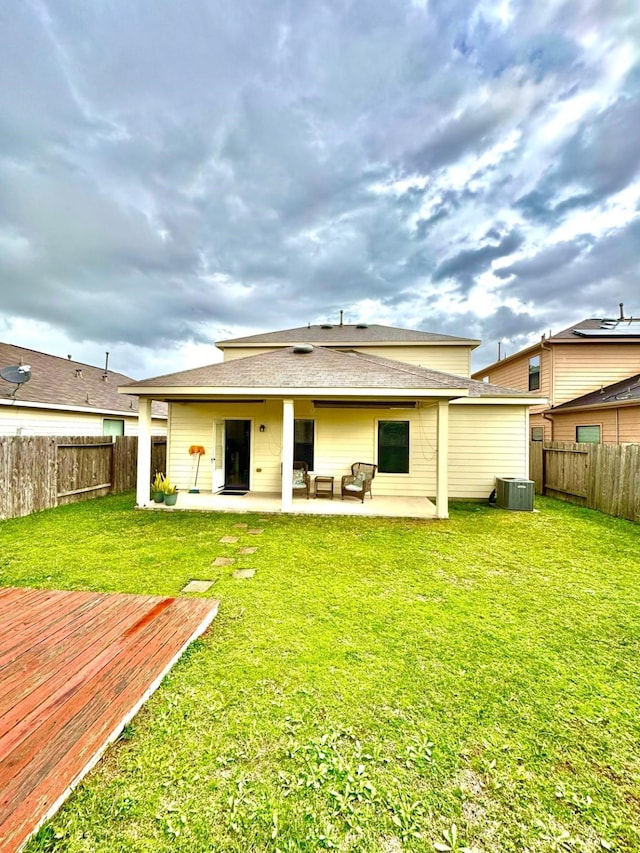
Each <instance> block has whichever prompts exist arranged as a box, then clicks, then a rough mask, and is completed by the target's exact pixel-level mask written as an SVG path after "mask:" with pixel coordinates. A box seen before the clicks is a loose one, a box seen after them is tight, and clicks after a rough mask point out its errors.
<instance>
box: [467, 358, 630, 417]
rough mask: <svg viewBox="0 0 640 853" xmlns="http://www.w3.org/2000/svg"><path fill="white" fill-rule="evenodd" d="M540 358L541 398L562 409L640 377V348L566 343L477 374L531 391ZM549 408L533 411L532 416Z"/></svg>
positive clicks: (502, 383)
mask: <svg viewBox="0 0 640 853" xmlns="http://www.w3.org/2000/svg"><path fill="white" fill-rule="evenodd" d="M534 355H540V356H541V358H540V394H541V396H543V397H547V398H548V400H549V405H550V406H559V405H560V404H561V403H567V402H568V401H569V400H574V399H575V398H576V397H581V396H582V395H583V394H588V393H589V392H590V391H594V390H596V389H597V388H599V387H600V386H601V385H611V384H612V383H613V382H618V381H619V380H620V379H625V378H626V377H628V376H632V375H633V374H634V373H640V344H635V343H627V344H614V343H611V344H610V343H597V342H586V343H566V344H560V343H555V344H549V343H548V342H547V343H546V344H545V348H543V347H542V346H540V347H538V348H536V349H533V350H530V351H529V352H527V353H526V354H523V355H522V356H520V357H514V358H513V359H512V360H511V359H510V360H509V361H508V362H506V363H504V364H502V363H498V364H497V365H496V366H495V367H492V368H491V370H485V371H478V372H476V373H474V377H475V378H476V379H482V378H483V377H484V376H488V377H489V381H490V382H495V383H496V384H497V385H504V386H505V387H507V388H517V389H519V390H521V391H527V390H528V388H529V359H530V358H531V357H532V356H534ZM544 408H546V407H545V406H539V407H534V408H532V410H531V411H532V413H536V412H540V411H542V410H543V409H544Z"/></svg>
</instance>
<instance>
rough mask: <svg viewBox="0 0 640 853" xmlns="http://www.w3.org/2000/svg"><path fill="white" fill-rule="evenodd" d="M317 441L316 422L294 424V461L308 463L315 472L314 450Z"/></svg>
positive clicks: (305, 421)
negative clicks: (315, 440)
mask: <svg viewBox="0 0 640 853" xmlns="http://www.w3.org/2000/svg"><path fill="white" fill-rule="evenodd" d="M314 439H315V421H310V420H294V422H293V459H294V461H295V462H306V463H307V465H308V466H309V470H310V471H313V470H314V468H313V448H314Z"/></svg>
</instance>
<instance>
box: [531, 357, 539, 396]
mask: <svg viewBox="0 0 640 853" xmlns="http://www.w3.org/2000/svg"><path fill="white" fill-rule="evenodd" d="M534 362H537V364H534ZM541 368H542V365H541V358H540V353H538V354H537V355H532V356H531V357H530V358H529V391H539V390H540V372H541Z"/></svg>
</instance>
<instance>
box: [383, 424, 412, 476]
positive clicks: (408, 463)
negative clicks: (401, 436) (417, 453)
mask: <svg viewBox="0 0 640 853" xmlns="http://www.w3.org/2000/svg"><path fill="white" fill-rule="evenodd" d="M386 424H405V425H406V437H407V441H406V471H400V470H385V467H384V464H385V462H386V460H383V453H384V450H383V447H387V448H388V447H391V448H393V447H398V445H388V444H387V445H385V446H383V445H381V443H380V435H381V430H382V429H383V427H384V425H386ZM381 451H382V452H381ZM376 452H377V459H378V461H377V465H378V472H377V473H378V474H396V475H407V474H410V473H411V421H410V420H408V419H406V418H378V420H377V421H376Z"/></svg>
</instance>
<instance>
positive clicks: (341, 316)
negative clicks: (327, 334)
mask: <svg viewBox="0 0 640 853" xmlns="http://www.w3.org/2000/svg"><path fill="white" fill-rule="evenodd" d="M343 316H344V311H343V310H342V308H341V309H340V325H342V318H343Z"/></svg>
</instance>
